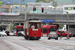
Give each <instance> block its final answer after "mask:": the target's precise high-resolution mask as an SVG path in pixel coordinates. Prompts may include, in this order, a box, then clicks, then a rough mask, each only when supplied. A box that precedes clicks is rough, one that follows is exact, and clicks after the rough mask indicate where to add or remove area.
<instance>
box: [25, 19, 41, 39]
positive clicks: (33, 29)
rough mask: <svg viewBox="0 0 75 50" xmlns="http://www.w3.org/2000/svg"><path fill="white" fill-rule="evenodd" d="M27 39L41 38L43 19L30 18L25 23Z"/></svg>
mask: <svg viewBox="0 0 75 50" xmlns="http://www.w3.org/2000/svg"><path fill="white" fill-rule="evenodd" d="M24 30H25V35H24V38H25V39H26V40H39V39H40V38H41V21H40V20H36V19H33V20H32V19H30V20H28V21H26V22H25V23H24Z"/></svg>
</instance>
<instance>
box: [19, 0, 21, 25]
mask: <svg viewBox="0 0 75 50" xmlns="http://www.w3.org/2000/svg"><path fill="white" fill-rule="evenodd" d="M21 13H22V0H20V14H21ZM19 25H21V23H20V15H19Z"/></svg>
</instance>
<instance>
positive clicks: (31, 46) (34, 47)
mask: <svg viewBox="0 0 75 50" xmlns="http://www.w3.org/2000/svg"><path fill="white" fill-rule="evenodd" d="M7 40H8V41H10V42H12V43H14V44H17V45H19V46H22V47H24V48H27V49H28V50H46V49H43V48H40V47H37V46H33V45H30V44H27V43H23V42H19V41H17V40H16V41H14V39H7Z"/></svg>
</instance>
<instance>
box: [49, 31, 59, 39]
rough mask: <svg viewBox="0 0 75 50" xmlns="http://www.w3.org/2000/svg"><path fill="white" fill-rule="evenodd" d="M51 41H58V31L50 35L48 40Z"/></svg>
mask: <svg viewBox="0 0 75 50" xmlns="http://www.w3.org/2000/svg"><path fill="white" fill-rule="evenodd" d="M49 39H55V40H58V34H57V33H56V31H51V32H50V33H49V35H48V40H49Z"/></svg>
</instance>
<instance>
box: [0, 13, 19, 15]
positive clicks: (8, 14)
mask: <svg viewBox="0 0 75 50" xmlns="http://www.w3.org/2000/svg"><path fill="white" fill-rule="evenodd" d="M0 15H20V13H0Z"/></svg>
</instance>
